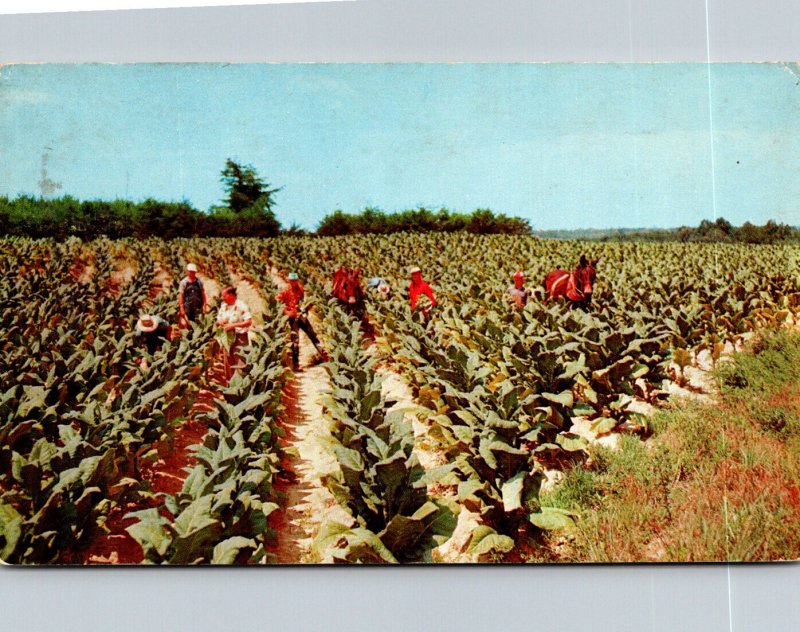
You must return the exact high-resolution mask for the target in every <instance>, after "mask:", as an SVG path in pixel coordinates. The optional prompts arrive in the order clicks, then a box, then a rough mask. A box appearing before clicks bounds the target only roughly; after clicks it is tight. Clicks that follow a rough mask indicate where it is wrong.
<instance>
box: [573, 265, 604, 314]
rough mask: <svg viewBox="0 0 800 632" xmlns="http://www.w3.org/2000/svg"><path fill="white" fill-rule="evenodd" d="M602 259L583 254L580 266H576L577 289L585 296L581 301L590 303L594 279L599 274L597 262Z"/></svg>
mask: <svg viewBox="0 0 800 632" xmlns="http://www.w3.org/2000/svg"><path fill="white" fill-rule="evenodd" d="M598 261H600V259H599V258H598V259H594V260H591V259H587V258H586V255H581V259H580V261H579V262H578V267H577V268H575V289H576V290H577V291H578V293H579V294H581V295H582V296H583V298H582V299H581V300H580V302H583V303H590V302H591V300H592V293H593V292H594V280H595V277H596V276H597V270H596V266H597V262H598Z"/></svg>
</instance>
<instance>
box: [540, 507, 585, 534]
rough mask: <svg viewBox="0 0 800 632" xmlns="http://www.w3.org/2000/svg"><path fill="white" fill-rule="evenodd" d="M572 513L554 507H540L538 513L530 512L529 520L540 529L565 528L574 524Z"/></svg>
mask: <svg viewBox="0 0 800 632" xmlns="http://www.w3.org/2000/svg"><path fill="white" fill-rule="evenodd" d="M572 515H573V514H572V513H570V512H568V511H566V510H564V509H557V508H555V507H542V508H541V511H540V512H538V513H532V514H531V515H530V516H529V520H530V521H531V522H532V523H533V524H534V525H535V526H537V527H539V528H540V529H547V530H552V529H566V528H569V527H574V526H575V521H574V520H573V519H572V518H571V516H572Z"/></svg>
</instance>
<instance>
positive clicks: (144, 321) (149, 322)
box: [136, 314, 158, 332]
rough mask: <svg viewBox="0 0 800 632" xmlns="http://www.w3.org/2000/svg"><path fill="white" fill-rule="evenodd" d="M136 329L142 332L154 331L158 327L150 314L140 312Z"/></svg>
mask: <svg viewBox="0 0 800 632" xmlns="http://www.w3.org/2000/svg"><path fill="white" fill-rule="evenodd" d="M136 329H138V330H139V331H144V332H150V331H155V330H156V329H158V323H157V322H156V319H155V318H153V317H152V316H151V315H150V314H142V315H141V316H139V320H138V321H137V322H136Z"/></svg>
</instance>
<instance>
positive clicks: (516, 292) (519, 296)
mask: <svg viewBox="0 0 800 632" xmlns="http://www.w3.org/2000/svg"><path fill="white" fill-rule="evenodd" d="M524 282H525V275H524V274H523V273H522V270H517V273H516V274H515V275H514V285H512V286H511V287H509V288H508V289H507V290H506V294H508V297H509V300H511V302H512V303H513V305H514V307H516V308H517V309H522V308H524V307H525V305H526V304H527V303H528V299H529V298H530V296H531V291H530V290H528V289H526V288H524V287H523V285H522V284H523V283H524Z"/></svg>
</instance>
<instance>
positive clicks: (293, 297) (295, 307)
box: [278, 272, 325, 371]
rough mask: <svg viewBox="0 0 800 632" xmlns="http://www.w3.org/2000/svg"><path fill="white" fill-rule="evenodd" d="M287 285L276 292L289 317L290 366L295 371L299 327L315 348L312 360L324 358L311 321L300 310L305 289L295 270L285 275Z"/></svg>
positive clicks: (297, 367)
mask: <svg viewBox="0 0 800 632" xmlns="http://www.w3.org/2000/svg"><path fill="white" fill-rule="evenodd" d="M286 278H287V279H288V281H289V285H288V286H287V287H286V289H285V290H283V291H282V292H280V294H278V300H279V301H280V302H281V303H283V306H284V307H283V313H284V314H285V315H286V316H288V317H289V328H290V335H289V338H290V340H291V343H292V368H293V369H294V370H295V371H298V370H299V369H300V329H302V330H303V331H304V332H305V333H306V336H308V339H309V340H310V341H311V343H312V344H313V345H314V348H315V349H316V350H317V357H316V358H314V361H315V362H316V361H319V360H321V359H322V358H324V356H325V354H324V352H323V351H322V348H321V347H320V343H319V338H317V334H316V333H314V330H313V329H312V328H311V323H309V322H308V318H306V316H305V314H303V313H302V312H301V311H300V304H301V303H302V302H303V298H304V297H305V294H306V292H305V289H304V288H303V284H302V283H301V282H300V279H299V277H298V276H297V273H296V272H290V273H289V276H288V277H286Z"/></svg>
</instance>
